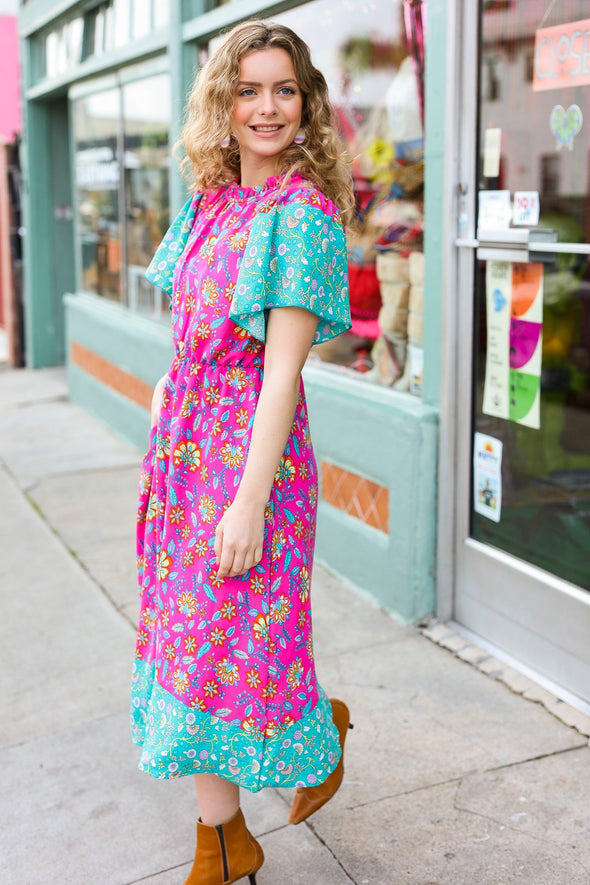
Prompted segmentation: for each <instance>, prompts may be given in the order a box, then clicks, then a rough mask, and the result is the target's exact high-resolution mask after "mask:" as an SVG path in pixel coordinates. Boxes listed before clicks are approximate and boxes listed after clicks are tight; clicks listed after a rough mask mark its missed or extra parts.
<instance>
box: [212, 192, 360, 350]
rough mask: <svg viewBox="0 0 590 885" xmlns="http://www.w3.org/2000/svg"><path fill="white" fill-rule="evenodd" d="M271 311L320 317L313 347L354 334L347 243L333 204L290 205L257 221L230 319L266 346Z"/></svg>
mask: <svg viewBox="0 0 590 885" xmlns="http://www.w3.org/2000/svg"><path fill="white" fill-rule="evenodd" d="M272 307H303V308H305V309H306V310H309V311H310V312H311V313H314V314H316V316H317V317H318V325H317V329H316V333H315V337H314V344H319V343H320V342H322V341H328V340H329V339H330V338H335V337H336V336H337V335H340V334H342V332H346V331H347V330H348V329H350V327H351V324H350V307H349V303H348V270H347V261H346V240H345V234H344V228H343V225H342V221H341V219H340V216H339V214H338V212H337V210H336V207H335V206H334V205H333V204H331V203H329V201H325V204H324V203H323V201H320V200H319V199H318V200H317V201H316V202H315V203H314V202H312V201H310V200H299V201H298V200H290V201H289V202H287V203H284V204H282V205H281V204H278V205H275V206H274V207H273V209H272V210H271V211H269V212H259V213H257V215H256V217H255V219H254V220H253V222H252V228H251V231H250V237H249V239H248V243H247V245H246V249H245V252H244V257H243V259H242V263H241V265H240V269H239V272H238V278H237V280H236V288H235V294H234V297H233V299H232V303H231V306H230V310H229V314H230V317H231V318H232V319H233V320H234V321H235V322H236V323H237V324H238V325H239V326H241V327H242V328H243V329H245V330H246V331H247V332H248V333H249V334H250V335H252V336H253V337H254V338H257V339H258V340H259V341H264V340H265V335H266V322H265V319H266V315H265V314H266V311H268V310H270V308H272Z"/></svg>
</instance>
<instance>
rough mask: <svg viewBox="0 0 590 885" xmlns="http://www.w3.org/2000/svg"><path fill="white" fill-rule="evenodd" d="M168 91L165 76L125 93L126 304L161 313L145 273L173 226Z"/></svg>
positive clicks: (156, 293)
mask: <svg viewBox="0 0 590 885" xmlns="http://www.w3.org/2000/svg"><path fill="white" fill-rule="evenodd" d="M169 88H170V87H169V78H168V76H164V75H162V76H160V77H150V78H149V79H148V80H139V81H137V82H135V83H130V84H129V85H128V86H125V87H124V90H123V113H124V120H125V139H124V151H125V216H126V222H125V223H126V239H127V303H128V305H129V307H131V308H132V309H133V310H141V311H144V312H145V311H147V312H149V313H153V314H160V313H161V312H162V294H161V292H160V291H159V290H157V289H155V288H154V287H153V286H152V285H151V284H150V283H148V281H147V280H146V279H145V278H144V274H145V270H146V268H147V266H148V264H149V262H150V261H151V258H152V256H153V254H154V252H155V250H156V247H157V246H158V244H159V243H160V240H161V239H162V237H163V236H164V234H165V233H166V230H167V228H168V223H169V204H168V169H169V150H168V128H169V121H170V97H169Z"/></svg>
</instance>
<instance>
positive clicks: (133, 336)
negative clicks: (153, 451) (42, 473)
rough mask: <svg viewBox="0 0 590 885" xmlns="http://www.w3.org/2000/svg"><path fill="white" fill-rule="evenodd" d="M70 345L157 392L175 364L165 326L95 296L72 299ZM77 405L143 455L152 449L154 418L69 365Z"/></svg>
mask: <svg viewBox="0 0 590 885" xmlns="http://www.w3.org/2000/svg"><path fill="white" fill-rule="evenodd" d="M64 303H65V313H66V339H67V348H68V353H69V351H70V347H71V344H72V342H77V343H78V344H81V345H82V346H83V347H85V348H87V349H88V350H91V351H92V352H93V353H96V354H98V355H99V356H101V357H102V358H103V359H105V360H108V361H109V362H111V363H113V364H114V365H116V366H117V367H118V368H120V369H122V370H123V371H125V372H129V373H130V374H131V375H135V376H136V377H137V378H140V379H141V380H142V381H145V382H146V384H149V385H150V386H152V387H153V385H154V384H155V383H156V381H157V380H158V378H160V377H161V376H162V375H163V374H164V373H165V372H166V371H167V369H168V366H169V364H170V361H171V359H172V353H173V348H172V338H171V333H170V328H169V327H168V326H167V325H166V324H165V323H161V324H160V323H156V322H154V321H152V320H148V319H144V318H142V317H139V316H135V317H132V316H131V315H130V314H129V311H127V310H126V309H125V308H123V307H120V306H119V305H117V304H111V303H109V302H108V301H105V300H104V299H103V298H100V297H99V296H95V295H66V297H65V299H64ZM68 385H69V390H70V397H71V399H72V401H73V402H75V403H77V404H78V405H80V406H82V407H83V408H84V409H87V410H88V411H89V412H92V413H93V414H94V415H97V417H99V418H101V419H102V420H103V421H105V422H106V423H107V424H110V425H111V426H112V427H113V428H114V429H115V430H117V431H118V433H120V434H121V436H123V437H125V438H126V439H127V440H129V441H130V442H132V443H134V445H136V446H138V447H139V448H140V449H141V448H144V446H145V445H146V443H147V438H148V431H149V413H148V412H147V411H146V410H145V409H143V408H141V407H140V406H138V405H137V404H136V403H134V402H132V401H131V400H130V399H127V397H124V396H122V395H121V394H119V393H117V391H115V390H112V389H111V388H109V387H106V386H105V385H103V384H101V383H100V382H99V381H97V380H96V379H95V378H93V377H92V376H91V375H89V374H87V373H86V372H84V371H83V370H82V369H80V368H78V367H77V366H75V365H73V364H72V363H71V362H68Z"/></svg>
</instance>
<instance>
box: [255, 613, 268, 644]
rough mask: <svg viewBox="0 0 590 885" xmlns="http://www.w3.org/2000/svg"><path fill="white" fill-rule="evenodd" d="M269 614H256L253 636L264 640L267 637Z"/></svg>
mask: <svg viewBox="0 0 590 885" xmlns="http://www.w3.org/2000/svg"><path fill="white" fill-rule="evenodd" d="M269 628H270V616H269V615H258V617H257V618H256V619H255V621H254V624H253V625H252V629H253V630H254V638H255V639H257V640H259V641H260V640H262V639H264V640H266V639H268V638H269Z"/></svg>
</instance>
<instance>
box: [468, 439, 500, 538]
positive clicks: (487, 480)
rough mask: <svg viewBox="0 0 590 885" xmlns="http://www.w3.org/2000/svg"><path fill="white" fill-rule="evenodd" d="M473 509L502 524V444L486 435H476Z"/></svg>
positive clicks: (474, 445)
mask: <svg viewBox="0 0 590 885" xmlns="http://www.w3.org/2000/svg"><path fill="white" fill-rule="evenodd" d="M473 492H474V502H473V508H474V510H475V512H476V513H480V514H481V515H482V516H486V517H487V518H488V519H492V520H493V521H494V522H500V514H501V512H502V443H501V442H500V440H499V439H495V438H494V437H493V436H488V435H487V434H485V433H476V434H474V444H473Z"/></svg>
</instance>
